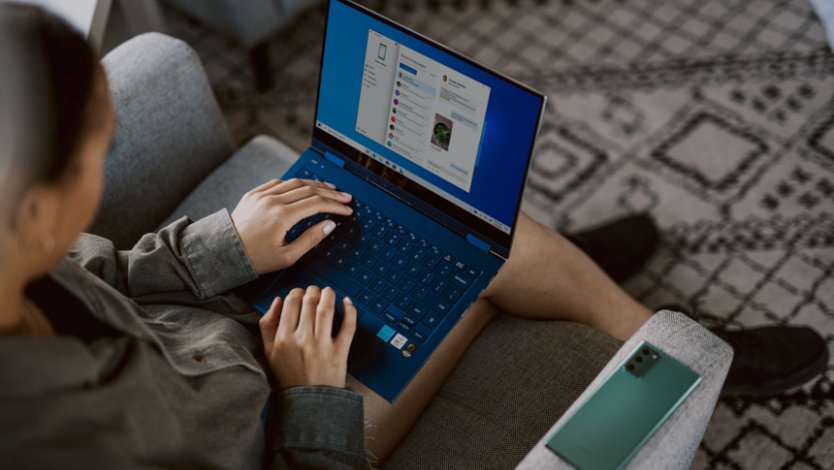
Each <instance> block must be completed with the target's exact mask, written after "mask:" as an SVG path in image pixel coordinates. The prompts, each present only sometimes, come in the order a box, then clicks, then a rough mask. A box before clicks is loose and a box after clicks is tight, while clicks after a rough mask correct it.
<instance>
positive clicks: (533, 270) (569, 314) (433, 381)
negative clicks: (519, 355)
mask: <svg viewBox="0 0 834 470" xmlns="http://www.w3.org/2000/svg"><path fill="white" fill-rule="evenodd" d="M499 310H501V311H504V312H507V313H510V314H512V315H518V316H522V317H526V318H531V319H541V320H569V321H574V322H578V323H583V324H585V325H588V326H591V327H593V328H597V329H599V330H601V331H603V332H606V333H608V334H610V335H612V336H614V337H617V338H620V339H623V340H624V339H627V338H628V337H629V336H631V335H632V334H633V333H634V332H635V331H636V330H637V329H638V328H639V327H640V326H641V325H642V324H643V323H644V322H645V321H646V320H647V319H648V318H649V317H650V316H651V312H650V311H649V310H648V309H647V308H645V307H644V306H642V305H640V304H639V303H637V302H636V301H635V300H634V299H632V298H631V297H629V296H628V294H626V293H625V292H624V291H623V290H622V289H620V288H619V286H617V285H616V284H615V283H614V281H612V280H611V279H610V278H609V277H608V276H607V275H606V274H605V273H604V272H602V270H601V269H600V268H599V267H598V266H597V265H596V264H595V263H594V262H593V261H592V260H591V259H590V258H588V257H587V256H586V255H585V254H584V253H583V252H582V251H581V250H579V249H578V248H577V247H576V246H574V245H573V244H572V243H570V242H569V241H568V240H567V239H565V238H564V237H562V236H561V235H559V234H558V233H556V232H555V231H553V230H551V229H549V228H547V227H545V226H543V225H541V224H539V223H537V222H535V221H533V220H532V219H530V218H529V217H527V216H526V215H525V214H523V213H522V214H521V215H520V216H519V220H518V228H517V231H516V236H515V240H514V242H513V248H512V256H511V257H510V259H509V260H508V261H507V262H506V263H505V264H504V266H503V267H502V268H501V271H500V272H499V273H498V275H497V276H496V277H495V279H493V280H492V282H491V283H490V285H489V286H488V287H487V289H486V290H485V291H484V293H483V294H481V297H480V298H478V300H477V301H476V302H475V303H474V304H473V305H472V307H470V309H469V311H468V312H467V313H466V315H465V316H464V317H463V318H461V320H460V321H459V322H458V324H457V325H456V326H455V327H454V328H453V329H452V331H451V332H450V333H449V335H448V336H447V337H446V339H445V340H443V342H442V343H441V344H440V346H439V347H438V349H437V350H436V351H435V353H434V354H432V356H431V358H430V359H429V360H428V361H427V362H426V364H425V365H424V366H423V368H422V369H421V370H420V372H419V373H418V374H417V375H416V376H415V378H414V380H412V381H411V383H410V384H409V385H408V386H407V387H406V389H405V390H404V391H403V392H402V394H401V395H400V397H399V398H397V400H396V401H395V402H394V403H388V402H387V401H385V400H384V399H383V398H381V397H380V396H379V395H377V394H376V393H374V392H373V391H371V390H370V389H368V388H367V387H365V386H364V385H363V384H361V383H360V382H358V381H357V380H356V379H354V378H352V377H351V378H350V380H349V383H350V385H349V388H350V389H351V390H354V391H356V392H357V393H360V394H361V395H363V397H364V399H365V420H366V425H367V427H366V429H365V437H366V447H367V449H368V451H369V457H370V458H371V459H376V460H378V462H380V463H381V462H383V461H384V460H385V459H386V458H387V457H388V455H389V454H390V453H391V451H392V450H393V449H394V447H396V445H397V444H398V443H399V442H400V440H401V439H402V438H403V437H404V436H405V434H406V433H407V432H408V430H409V429H410V428H411V426H412V425H413V423H414V422H415V421H416V420H417V418H418V417H419V416H420V413H422V412H423V409H425V407H426V405H428V403H429V400H431V398H432V397H433V396H434V394H435V393H436V392H437V390H438V389H439V388H440V386H441V385H442V384H443V381H444V380H445V379H446V377H448V375H449V374H450V373H451V372H452V370H453V369H454V367H455V365H457V363H458V361H459V360H460V357H461V356H462V355H463V353H464V352H465V351H466V349H467V348H468V347H469V345H470V344H471V343H472V341H473V340H474V339H475V338H476V337H477V336H478V334H479V333H480V332H481V330H483V328H484V327H485V326H486V325H487V323H489V321H490V320H491V319H492V318H493V317H494V316H495V315H496V314H497V312H498V311H499Z"/></svg>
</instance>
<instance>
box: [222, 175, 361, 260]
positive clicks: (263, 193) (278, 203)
mask: <svg viewBox="0 0 834 470" xmlns="http://www.w3.org/2000/svg"><path fill="white" fill-rule="evenodd" d="M352 198H353V197H352V196H351V195H350V194H347V193H343V192H339V191H336V190H335V186H333V185H332V184H329V183H322V182H318V181H312V180H302V179H291V180H288V181H281V180H272V181H269V182H268V183H264V184H262V185H261V186H258V187H257V188H255V189H253V190H251V191H249V192H248V193H246V194H244V195H243V197H242V198H241V199H240V202H239V203H238V204H237V207H235V210H234V211H232V223H234V225H235V228H236V229H237V233H238V235H239V236H240V241H241V242H243V248H244V249H245V250H246V254H247V255H248V256H249V261H250V262H251V263H252V267H253V268H255V272H256V273H258V275H261V274H266V273H269V272H272V271H277V270H279V269H284V268H287V267H289V266H292V265H293V264H294V263H295V262H296V261H298V259H299V258H301V257H302V256H304V254H305V253H307V252H308V251H310V249H312V248H313V247H314V246H316V245H317V244H318V243H319V242H321V241H322V240H323V239H324V238H325V237H326V236H328V235H330V232H332V231H333V229H335V228H336V224H335V222H333V221H332V220H325V221H321V222H319V223H318V224H316V225H313V226H312V227H310V228H309V229H307V230H306V231H305V232H304V233H302V234H301V235H300V236H299V237H298V238H297V239H295V240H294V241H293V242H292V243H287V242H286V240H284V236H285V235H286V234H287V231H289V230H290V229H291V228H292V227H293V226H294V225H295V224H297V223H298V222H300V221H301V220H302V219H305V218H307V217H310V216H311V215H315V214H318V213H319V212H326V213H330V214H338V215H350V214H352V213H353V209H351V208H350V207H349V206H347V205H346V204H347V203H349V202H350V201H351V199H352Z"/></svg>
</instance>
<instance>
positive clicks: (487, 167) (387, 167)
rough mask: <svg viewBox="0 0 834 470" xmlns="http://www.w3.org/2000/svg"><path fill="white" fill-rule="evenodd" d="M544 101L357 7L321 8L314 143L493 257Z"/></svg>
mask: <svg viewBox="0 0 834 470" xmlns="http://www.w3.org/2000/svg"><path fill="white" fill-rule="evenodd" d="M544 101H545V99H544V97H543V96H542V95H541V94H540V93H537V92H535V91H533V90H531V89H529V88H527V87H525V86H523V85H520V84H518V83H517V82H514V81H512V80H510V79H508V78H506V77H503V76H501V75H500V74H497V73H495V72H493V71H490V70H488V69H486V68H485V67H483V66H480V65H478V64H476V63H475V62H473V61H471V60H470V59H467V58H465V57H463V56H461V55H459V54H457V53H455V52H453V51H451V50H449V49H447V48H445V47H443V46H441V45H439V44H437V43H435V42H433V41H431V40H429V39H426V38H424V37H422V36H420V35H419V34H416V33H414V32H412V31H410V30H408V29H406V28H404V27H402V26H399V25H397V24H395V23H393V22H391V21H389V20H387V19H385V18H383V17H380V16H378V15H376V14H374V13H372V12H370V11H368V10H366V9H364V8H363V7H359V6H357V5H355V4H353V3H350V2H343V1H341V0H332V1H330V2H329V5H328V15H327V27H326V32H325V42H324V51H323V55H322V70H321V75H320V82H319V93H318V103H317V108H316V123H315V129H314V139H315V140H318V141H319V142H323V143H324V144H326V145H329V146H330V147H333V148H334V149H335V150H337V151H338V152H339V153H342V154H344V155H345V156H347V157H348V158H350V159H351V160H353V161H354V162H355V163H358V164H359V165H361V166H362V167H364V168H365V169H368V170H370V171H372V172H373V173H376V174H378V175H380V176H382V177H383V178H384V179H385V180H387V181H388V182H393V183H394V185H395V186H396V187H398V188H400V189H402V190H403V191H404V192H405V193H407V194H408V195H410V196H411V198H410V199H413V200H416V201H419V202H421V203H423V204H417V205H423V206H424V207H421V208H425V207H430V208H431V209H432V210H433V211H434V212H436V213H437V212H439V213H440V214H436V215H438V216H439V218H441V219H444V220H441V222H444V223H446V225H453V226H454V225H457V227H453V228H457V229H458V231H463V232H467V231H468V232H469V233H471V232H476V236H479V237H480V238H481V239H482V240H483V241H486V242H487V243H488V244H489V245H490V246H491V247H492V248H493V249H494V250H495V251H496V252H498V253H499V254H504V255H505V256H506V255H507V254H508V253H509V246H510V244H511V241H512V233H513V226H514V224H515V221H516V218H517V215H518V209H519V204H520V200H521V192H522V190H523V186H524V182H525V178H526V173H527V168H528V166H529V160H530V156H531V154H532V150H533V143H534V140H535V137H536V132H537V130H538V125H539V119H540V116H541V111H542V109H543V107H544ZM430 212H431V210H430ZM498 248H503V249H498Z"/></svg>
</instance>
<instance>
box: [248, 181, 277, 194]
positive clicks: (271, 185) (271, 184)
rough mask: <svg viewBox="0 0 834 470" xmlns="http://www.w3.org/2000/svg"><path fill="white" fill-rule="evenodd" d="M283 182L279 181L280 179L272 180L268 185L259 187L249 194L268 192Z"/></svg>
mask: <svg viewBox="0 0 834 470" xmlns="http://www.w3.org/2000/svg"><path fill="white" fill-rule="evenodd" d="M283 182H284V181H282V180H279V179H272V180H269V181H267V182H266V183H264V184H262V185H260V186H257V187H255V188H253V189H251V190H249V193H251V194H254V193H260V192H263V191H266V190H268V189H269V188H274V187H275V186H278V185H279V184H281V183H283Z"/></svg>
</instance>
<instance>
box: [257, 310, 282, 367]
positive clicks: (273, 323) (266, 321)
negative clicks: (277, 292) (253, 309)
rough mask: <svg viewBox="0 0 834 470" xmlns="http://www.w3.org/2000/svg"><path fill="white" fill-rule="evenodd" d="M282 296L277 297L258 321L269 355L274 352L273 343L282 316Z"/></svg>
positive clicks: (265, 349) (265, 348)
mask: <svg viewBox="0 0 834 470" xmlns="http://www.w3.org/2000/svg"><path fill="white" fill-rule="evenodd" d="M281 303H282V300H281V297H275V299H274V300H273V301H272V305H270V307H269V310H267V311H266V314H265V315H264V316H262V317H261V319H260V320H259V321H258V327H260V330H261V339H262V340H263V343H264V351H265V352H266V355H267V356H269V355H270V353H271V352H272V343H273V341H275V332H276V331H278V321H279V320H280V318H281Z"/></svg>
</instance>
